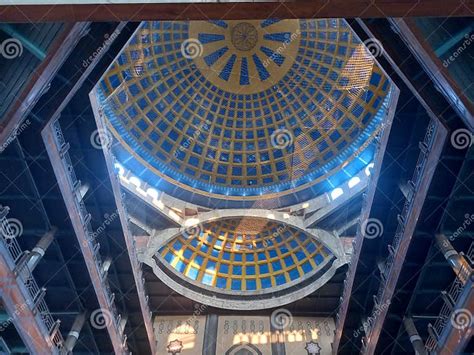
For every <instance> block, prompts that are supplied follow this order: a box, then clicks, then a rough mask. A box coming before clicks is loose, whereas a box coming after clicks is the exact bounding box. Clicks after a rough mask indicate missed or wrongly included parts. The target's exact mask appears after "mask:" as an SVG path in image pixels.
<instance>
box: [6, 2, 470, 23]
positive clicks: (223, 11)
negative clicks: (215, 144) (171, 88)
mask: <svg viewBox="0 0 474 355" xmlns="http://www.w3.org/2000/svg"><path fill="white" fill-rule="evenodd" d="M144 2H145V1H144ZM473 11H474V5H473V3H472V2H471V1H466V0H450V1H446V0H418V1H416V2H415V1H406V0H373V1H369V0H352V1H350V0H325V1H321V0H293V1H282V2H278V1H273V2H271V1H269V2H224V3H217V1H215V2H208V3H197V4H192V3H179V4H178V3H175V4H170V3H156V2H154V3H150V1H147V2H146V4H143V3H142V4H113V5H112V4H100V5H98V4H81V5H66V4H62V5H16V6H11V5H8V6H0V21H2V22H6V21H8V22H44V21H142V20H171V21H178V20H209V19H224V20H239V19H249V18H252V19H266V18H282V19H286V18H324V17H350V18H352V17H364V18H373V17H406V16H445V17H447V16H449V17H453V16H472V13H473Z"/></svg>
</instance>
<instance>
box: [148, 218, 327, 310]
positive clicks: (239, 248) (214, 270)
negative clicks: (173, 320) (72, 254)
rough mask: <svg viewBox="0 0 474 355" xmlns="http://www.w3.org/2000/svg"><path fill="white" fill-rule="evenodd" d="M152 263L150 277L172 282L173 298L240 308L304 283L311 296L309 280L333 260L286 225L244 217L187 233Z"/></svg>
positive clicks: (315, 242) (306, 236)
mask: <svg viewBox="0 0 474 355" xmlns="http://www.w3.org/2000/svg"><path fill="white" fill-rule="evenodd" d="M154 259H155V261H156V263H155V265H153V267H154V269H155V271H156V270H157V268H159V269H160V272H159V274H160V275H159V276H160V277H163V274H166V275H167V277H168V278H169V279H170V280H174V281H175V282H174V283H173V282H169V281H168V280H167V279H166V278H165V280H167V282H166V283H167V284H168V285H170V286H171V287H172V288H173V286H176V285H178V286H177V288H176V290H177V291H178V292H182V293H184V294H185V295H187V296H188V297H191V298H193V297H192V296H190V295H189V294H188V293H187V292H186V291H187V290H194V292H198V294H199V295H208V296H209V297H212V298H217V299H223V300H226V301H229V302H230V301H232V296H238V300H239V304H240V305H242V304H245V301H255V296H256V295H258V296H259V297H261V299H265V295H267V298H268V299H273V300H274V301H276V299H278V298H282V297H283V298H284V297H285V296H288V295H289V294H291V293H293V292H295V291H296V290H300V288H301V287H300V286H303V285H304V283H305V282H306V284H308V283H312V286H313V289H312V290H313V291H314V288H315V287H316V288H317V287H318V286H317V285H318V284H317V283H315V280H316V279H318V278H320V277H321V275H323V274H324V273H326V272H327V271H328V269H329V268H331V266H333V263H334V261H335V259H336V256H335V255H334V254H333V252H332V251H331V250H330V249H328V248H327V247H326V246H324V245H323V244H322V243H321V242H320V241H318V240H316V239H314V237H312V236H311V235H309V234H308V233H306V232H303V231H301V230H299V229H297V228H295V227H293V226H291V225H286V224H282V223H280V222H275V221H272V220H267V219H263V218H254V217H245V218H232V219H223V220H217V221H212V222H207V223H204V224H203V225H198V226H195V227H194V228H191V229H188V230H187V231H184V232H183V233H182V234H180V235H178V236H175V237H174V238H172V239H171V240H170V241H169V242H167V243H166V244H165V245H163V246H161V247H160V248H159V250H158V251H157V252H156V254H155V256H154ZM296 285H298V287H296ZM320 285H321V284H319V286H320ZM200 301H201V300H200ZM204 302H205V301H204ZM205 303H206V302H205ZM225 308H233V307H232V306H231V305H230V306H229V305H228V306H227V307H225ZM263 308H265V307H263Z"/></svg>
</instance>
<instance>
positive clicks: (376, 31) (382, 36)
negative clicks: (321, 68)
mask: <svg viewBox="0 0 474 355" xmlns="http://www.w3.org/2000/svg"><path fill="white" fill-rule="evenodd" d="M356 23H357V25H358V26H360V28H359V29H358V28H354V27H353V28H354V30H355V31H356V33H357V34H358V35H359V37H361V39H367V40H369V39H371V38H375V39H377V40H378V41H379V42H380V43H381V45H382V48H383V54H382V56H383V59H385V60H386V61H387V63H388V66H387V68H386V70H387V69H388V68H389V69H391V70H392V69H393V71H394V72H395V73H396V75H398V76H399V77H400V79H401V80H403V82H404V83H405V85H406V86H407V87H408V89H409V90H410V91H411V93H412V94H413V96H414V97H415V98H416V99H417V100H418V101H419V102H420V104H421V105H422V106H423V107H424V108H425V109H426V110H427V111H428V112H432V113H433V114H434V115H436V116H437V117H438V118H440V119H441V120H442V121H443V123H444V124H445V125H446V126H448V127H450V128H452V127H453V122H452V121H457V119H458V114H457V111H455V109H454V108H453V109H452V110H449V108H450V107H451V105H450V102H449V101H448V100H447V99H446V98H445V96H444V95H443V94H442V93H440V92H439V90H436V89H437V88H436V87H434V85H433V87H431V86H430V85H428V84H429V83H428V82H426V80H420V78H419V76H420V75H421V74H424V68H423V67H422V66H421V64H418V62H417V61H412V60H409V57H413V56H414V55H413V53H412V52H411V51H410V50H409V49H406V48H405V46H403V45H400V43H399V42H400V41H399V42H397V41H398V39H399V38H400V37H399V36H398V35H396V34H395V33H393V35H392V36H389V35H388V33H387V31H390V32H389V33H392V32H393V31H392V29H391V28H392V26H391V24H390V22H389V21H386V23H384V24H381V23H380V21H369V20H364V19H360V18H359V19H357V20H356ZM415 59H416V57H415ZM379 60H380V59H379ZM425 75H426V76H427V78H429V79H432V78H430V77H429V76H428V74H425ZM417 77H418V78H417ZM453 114H454V116H453ZM451 117H455V119H454V120H452V119H451Z"/></svg>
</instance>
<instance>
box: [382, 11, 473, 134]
mask: <svg viewBox="0 0 474 355" xmlns="http://www.w3.org/2000/svg"><path fill="white" fill-rule="evenodd" d="M390 22H391V23H392V25H393V26H395V28H396V29H397V30H398V32H399V33H400V35H401V37H402V38H403V40H404V41H405V42H406V43H407V44H408V47H409V48H410V50H411V51H412V53H413V54H414V55H415V57H416V58H417V59H418V61H419V62H420V64H421V65H422V66H423V67H424V68H425V70H426V72H427V73H428V75H429V76H430V78H431V80H433V82H434V83H435V84H436V85H437V86H438V88H439V89H440V91H441V92H442V93H443V95H444V96H445V98H446V100H447V101H449V103H450V104H451V106H453V108H454V109H455V110H456V112H457V113H458V114H459V116H461V118H462V119H463V121H464V123H465V124H466V126H467V127H469V128H470V130H471V131H474V118H473V116H472V114H473V112H474V105H473V104H472V103H471V102H470V100H469V98H468V97H467V96H466V94H465V92H464V91H463V90H462V89H461V88H460V87H459V86H458V84H457V83H456V82H455V81H454V80H453V79H452V78H451V75H450V74H449V72H448V70H447V68H445V67H444V66H443V64H442V62H441V60H440V59H439V58H438V57H437V56H436V54H435V53H434V50H433V48H431V46H430V45H429V43H427V42H426V38H424V37H423V35H422V34H421V32H420V30H419V29H418V27H417V25H416V22H415V21H414V19H401V18H399V19H391V20H390Z"/></svg>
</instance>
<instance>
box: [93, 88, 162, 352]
mask: <svg viewBox="0 0 474 355" xmlns="http://www.w3.org/2000/svg"><path fill="white" fill-rule="evenodd" d="M89 96H90V99H91V105H92V109H93V111H94V116H95V120H96V123H97V128H98V129H99V130H102V131H104V130H105V129H106V127H105V123H104V122H103V118H102V117H101V114H100V113H99V106H98V103H97V99H96V97H95V91H92V92H91V93H90V95H89ZM103 152H104V157H105V163H106V166H107V170H108V172H109V178H110V183H111V185H112V190H113V194H114V199H115V203H116V204H117V212H118V214H119V217H120V224H121V226H122V230H123V237H124V239H125V244H126V246H127V250H128V256H129V260H130V266H131V271H132V274H133V279H134V281H135V288H136V290H137V295H138V301H139V303H140V310H141V313H142V319H143V324H144V325H145V330H146V333H147V338H148V344H149V346H150V350H151V353H152V354H156V353H157V349H156V339H155V333H154V331H153V324H152V321H151V315H150V314H151V312H150V307H149V305H148V300H147V298H146V295H145V283H144V276H143V272H142V271H141V267H140V262H139V260H138V255H137V248H136V246H135V245H134V239H133V235H132V233H131V232H130V228H129V226H128V215H127V212H126V210H125V206H124V203H123V198H122V189H121V185H120V181H119V178H118V176H117V175H116V172H115V167H114V161H113V156H112V154H111V152H110V150H109V149H108V148H107V147H105V146H103Z"/></svg>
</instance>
